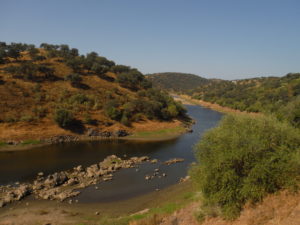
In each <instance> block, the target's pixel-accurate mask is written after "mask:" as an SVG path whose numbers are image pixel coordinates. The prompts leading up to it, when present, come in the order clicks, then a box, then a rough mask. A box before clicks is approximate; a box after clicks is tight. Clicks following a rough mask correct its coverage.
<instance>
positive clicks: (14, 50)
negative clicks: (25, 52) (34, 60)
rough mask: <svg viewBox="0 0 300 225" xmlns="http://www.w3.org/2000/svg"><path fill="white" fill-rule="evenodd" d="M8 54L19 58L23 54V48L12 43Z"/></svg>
mask: <svg viewBox="0 0 300 225" xmlns="http://www.w3.org/2000/svg"><path fill="white" fill-rule="evenodd" d="M7 56H8V57H11V58H14V59H15V60H17V59H18V58H19V57H20V56H21V49H19V48H18V47H17V46H12V45H10V46H9V47H8V50H7Z"/></svg>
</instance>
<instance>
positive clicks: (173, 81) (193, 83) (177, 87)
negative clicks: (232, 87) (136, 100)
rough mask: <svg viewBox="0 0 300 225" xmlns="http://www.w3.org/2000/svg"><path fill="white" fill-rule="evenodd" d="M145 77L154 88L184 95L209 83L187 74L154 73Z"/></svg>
mask: <svg viewBox="0 0 300 225" xmlns="http://www.w3.org/2000/svg"><path fill="white" fill-rule="evenodd" d="M146 77H147V79H148V80H150V81H151V82H152V83H153V85H154V86H155V87H158V88H161V89H165V90H169V91H175V92H184V93H186V92H188V93H191V91H192V90H193V89H195V88H197V87H199V86H202V85H206V84H209V83H210V82H211V81H210V80H209V79H206V78H203V77H200V76H197V75H194V74H188V73H175V72H174V73H173V72H166V73H154V74H148V75H147V76H146Z"/></svg>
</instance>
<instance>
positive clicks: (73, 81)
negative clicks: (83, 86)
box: [65, 73, 82, 85]
mask: <svg viewBox="0 0 300 225" xmlns="http://www.w3.org/2000/svg"><path fill="white" fill-rule="evenodd" d="M65 80H68V81H71V84H73V85H77V84H79V83H80V82H81V81H82V78H81V76H80V75H79V74H78V73H72V74H69V75H67V76H66V77H65Z"/></svg>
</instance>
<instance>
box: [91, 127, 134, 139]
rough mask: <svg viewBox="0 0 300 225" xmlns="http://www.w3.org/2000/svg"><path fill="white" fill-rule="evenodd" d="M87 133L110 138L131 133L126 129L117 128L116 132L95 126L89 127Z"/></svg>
mask: <svg viewBox="0 0 300 225" xmlns="http://www.w3.org/2000/svg"><path fill="white" fill-rule="evenodd" d="M86 135H87V136H89V137H103V138H109V137H126V136H128V135H129V133H128V132H127V131H126V130H117V131H115V132H110V131H101V130H99V129H94V128H88V129H87V132H86Z"/></svg>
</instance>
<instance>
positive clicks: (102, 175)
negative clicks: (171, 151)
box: [0, 155, 149, 207]
mask: <svg viewBox="0 0 300 225" xmlns="http://www.w3.org/2000/svg"><path fill="white" fill-rule="evenodd" d="M144 161H149V157H147V156H143V157H132V158H130V159H127V160H122V159H121V158H119V157H117V156H115V155H111V156H108V157H107V158H105V159H104V160H103V161H102V162H100V163H98V164H93V165H91V166H89V167H87V168H85V169H84V168H83V167H82V166H81V165H79V166H77V167H74V168H73V169H72V170H70V171H62V172H57V173H53V174H50V175H48V176H43V173H42V172H40V173H38V175H37V178H36V179H35V180H34V182H33V184H19V185H18V186H16V187H11V186H6V187H1V189H0V207H3V206H4V205H7V204H9V203H11V202H14V201H19V200H21V199H22V198H24V197H25V196H27V195H30V194H33V195H34V196H35V198H37V199H46V200H59V201H64V200H65V199H67V198H70V197H74V196H76V195H78V194H80V192H79V191H78V189H81V188H85V187H87V186H89V185H92V184H96V183H99V182H101V181H108V180H111V179H113V173H114V172H115V171H117V170H119V169H121V168H133V167H136V165H137V164H139V163H142V162H144Z"/></svg>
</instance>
